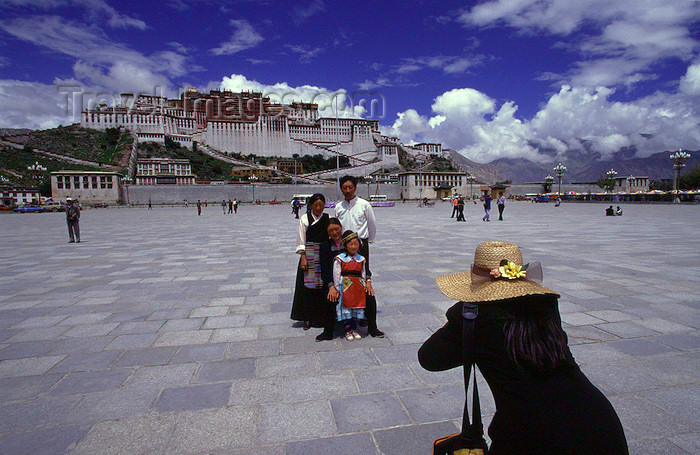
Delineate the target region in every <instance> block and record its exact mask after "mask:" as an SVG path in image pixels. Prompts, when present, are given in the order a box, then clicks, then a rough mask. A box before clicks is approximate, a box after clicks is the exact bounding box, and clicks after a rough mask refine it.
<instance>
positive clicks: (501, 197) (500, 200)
mask: <svg viewBox="0 0 700 455" xmlns="http://www.w3.org/2000/svg"><path fill="white" fill-rule="evenodd" d="M496 204H498V221H503V209H505V208H506V197H505V196H504V195H503V191H499V193H498V199H496Z"/></svg>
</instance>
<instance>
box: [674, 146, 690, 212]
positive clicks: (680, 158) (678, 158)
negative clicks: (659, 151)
mask: <svg viewBox="0 0 700 455" xmlns="http://www.w3.org/2000/svg"><path fill="white" fill-rule="evenodd" d="M670 158H671V161H673V193H674V194H675V195H676V198H675V199H674V201H673V202H680V199H679V198H678V184H679V183H680V179H681V169H683V168H684V167H685V163H686V162H687V161H688V160H689V159H690V153H686V152H684V151H683V150H681V149H678V151H677V152H676V153H674V154H672V155H671V156H670Z"/></svg>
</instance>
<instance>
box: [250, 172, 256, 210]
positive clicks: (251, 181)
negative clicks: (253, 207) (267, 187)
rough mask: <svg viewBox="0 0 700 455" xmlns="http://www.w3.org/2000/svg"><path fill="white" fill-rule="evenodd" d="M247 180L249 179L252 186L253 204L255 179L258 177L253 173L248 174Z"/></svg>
mask: <svg viewBox="0 0 700 455" xmlns="http://www.w3.org/2000/svg"><path fill="white" fill-rule="evenodd" d="M249 180H250V184H251V185H252V187H253V204H255V181H256V180H258V177H257V176H256V175H255V174H253V175H251V176H250V179H249Z"/></svg>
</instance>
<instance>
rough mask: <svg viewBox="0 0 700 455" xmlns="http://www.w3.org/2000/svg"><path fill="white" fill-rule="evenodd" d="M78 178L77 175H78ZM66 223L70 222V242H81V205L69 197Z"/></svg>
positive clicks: (67, 199)
mask: <svg viewBox="0 0 700 455" xmlns="http://www.w3.org/2000/svg"><path fill="white" fill-rule="evenodd" d="M76 178H77V177H76ZM66 203H67V204H68V207H66V223H68V239H69V240H68V243H75V242H78V243H80V207H78V204H74V203H73V199H71V198H69V197H67V198H66Z"/></svg>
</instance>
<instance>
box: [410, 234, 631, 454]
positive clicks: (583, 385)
mask: <svg viewBox="0 0 700 455" xmlns="http://www.w3.org/2000/svg"><path fill="white" fill-rule="evenodd" d="M523 272H524V273H523ZM538 279H541V268H540V267H539V263H533V264H528V266H523V260H522V255H521V253H520V249H519V248H518V247H517V246H516V245H514V244H512V243H501V242H486V243H482V244H480V245H478V246H477V249H476V252H475V254H474V263H473V264H472V268H471V270H470V271H468V272H462V273H455V274H451V275H444V276H439V277H437V278H436V281H437V284H438V287H439V288H440V290H441V291H442V293H443V294H445V295H447V296H448V297H450V298H453V299H456V300H459V301H460V302H459V303H457V304H456V305H454V306H453V307H451V308H450V309H449V310H447V324H445V326H444V327H442V328H440V329H439V330H438V331H437V332H435V334H433V335H432V336H431V337H430V338H429V339H428V340H427V341H426V342H425V343H424V344H423V346H422V347H421V348H420V350H419V352H418V360H419V361H420V364H421V365H422V366H423V368H425V369H427V370H430V371H442V370H447V369H450V368H455V367H457V366H460V365H462V363H463V361H462V358H463V357H462V302H470V303H476V304H477V305H478V315H477V317H476V319H475V320H474V352H473V353H472V354H473V358H474V360H475V362H476V365H477V366H478V367H479V370H480V371H481V373H482V374H483V376H484V379H486V382H487V383H488V385H489V388H490V389H491V392H492V393H493V396H494V399H495V402H496V413H495V415H494V417H493V420H492V421H491V424H490V426H489V430H488V433H489V436H490V437H491V441H492V443H491V447H490V449H489V452H488V453H489V455H503V454H518V455H521V454H538V455H539V454H548V455H554V454H556V455H560V454H570V455H582V454H603V453H604V454H609V455H626V454H627V453H628V449H627V442H626V439H625V434H624V431H623V429H622V424H621V423H620V419H619V418H618V416H617V414H616V413H615V410H614V409H613V407H612V405H611V404H610V402H609V401H608V400H607V398H605V396H604V395H603V394H602V393H601V392H600V391H599V390H598V389H597V388H596V387H595V386H594V385H593V384H591V382H590V381H589V380H588V378H586V376H585V375H584V374H583V373H582V372H581V370H580V369H579V367H578V366H577V364H576V362H575V361H574V358H573V356H572V355H571V351H570V350H569V348H568V346H567V337H566V334H565V333H564V331H563V329H562V327H561V319H560V316H559V310H558V306H557V298H558V297H559V295H558V294H557V293H555V292H554V291H552V290H550V289H548V288H546V287H544V286H542V285H540V284H538V283H537V282H536V281H538Z"/></svg>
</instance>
